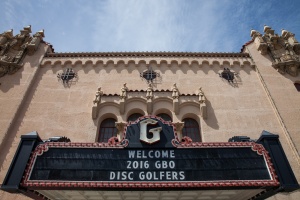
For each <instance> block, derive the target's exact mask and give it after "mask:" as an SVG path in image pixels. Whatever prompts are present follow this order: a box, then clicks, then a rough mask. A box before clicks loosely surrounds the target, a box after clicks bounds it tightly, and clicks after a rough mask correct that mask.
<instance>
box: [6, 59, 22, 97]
mask: <svg viewBox="0 0 300 200" xmlns="http://www.w3.org/2000/svg"><path fill="white" fill-rule="evenodd" d="M23 65H24V64H23ZM23 71H24V66H22V67H21V69H19V70H18V71H17V72H15V73H14V74H6V75H4V76H3V77H1V78H0V90H1V91H2V92H4V93H6V92H8V91H9V90H10V89H11V88H13V87H15V86H16V85H20V84H21V81H20V80H21V79H22V73H23Z"/></svg>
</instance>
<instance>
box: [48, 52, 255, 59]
mask: <svg viewBox="0 0 300 200" xmlns="http://www.w3.org/2000/svg"><path fill="white" fill-rule="evenodd" d="M46 57H48V58H51V57H52V58H53V57H55V58H58V57H242V58H249V57H250V56H249V54H248V53H218V52H216V53H209V52H76V53H75V52H68V53H47V54H46Z"/></svg>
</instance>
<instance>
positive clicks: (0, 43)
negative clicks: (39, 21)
mask: <svg viewBox="0 0 300 200" xmlns="http://www.w3.org/2000/svg"><path fill="white" fill-rule="evenodd" d="M30 33H31V26H26V27H24V29H23V30H21V31H20V34H17V35H16V36H13V30H12V29H11V30H8V31H6V32H4V33H2V34H0V77H2V76H4V75H6V74H13V73H15V72H16V71H18V70H19V69H20V68H21V67H22V63H21V61H22V59H23V58H24V56H25V55H26V53H27V52H28V53H29V55H32V54H33V53H34V51H35V50H36V49H37V47H38V45H39V43H40V41H41V40H42V38H43V37H44V32H43V31H39V32H37V33H36V34H35V35H34V36H33V37H31V36H30Z"/></svg>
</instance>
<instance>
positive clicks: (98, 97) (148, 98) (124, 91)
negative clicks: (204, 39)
mask: <svg viewBox="0 0 300 200" xmlns="http://www.w3.org/2000/svg"><path fill="white" fill-rule="evenodd" d="M131 92H137V93H140V92H143V93H145V96H144V95H142V94H141V96H140V97H134V98H140V99H143V100H144V102H146V107H147V114H148V115H151V114H152V112H153V104H154V103H153V98H154V92H155V93H159V92H169V95H168V96H166V97H167V98H168V99H170V100H171V101H172V102H173V112H174V113H175V114H176V115H178V114H179V112H180V109H181V107H180V105H181V104H182V102H181V101H180V100H179V99H180V97H181V96H195V97H196V96H198V102H197V100H196V98H195V100H194V102H195V103H197V104H199V112H200V116H201V117H202V118H203V119H207V106H206V97H205V95H204V92H203V91H202V88H201V87H200V88H199V90H198V91H197V92H196V94H181V93H180V92H179V90H178V88H177V85H176V83H174V84H173V87H172V88H171V90H153V86H152V84H151V83H149V84H148V87H147V89H146V90H129V89H128V87H127V84H126V83H124V84H123V87H122V88H121V92H120V94H105V93H104V92H103V91H102V90H101V87H99V88H98V90H97V91H96V94H95V99H94V100H93V106H92V119H96V118H97V117H98V112H99V110H100V105H101V101H102V98H105V97H109V96H116V98H117V97H119V103H117V104H118V105H119V111H120V114H124V113H125V105H126V102H127V101H128V100H130V99H131V98H129V99H128V94H130V93H131ZM115 100H116V99H115ZM154 101H155V99H154ZM106 103H107V102H106Z"/></svg>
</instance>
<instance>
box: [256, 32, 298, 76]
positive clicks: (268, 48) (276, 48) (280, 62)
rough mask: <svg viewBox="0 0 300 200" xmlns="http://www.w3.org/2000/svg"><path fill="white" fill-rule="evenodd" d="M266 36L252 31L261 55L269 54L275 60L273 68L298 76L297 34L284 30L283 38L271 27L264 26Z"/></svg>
mask: <svg viewBox="0 0 300 200" xmlns="http://www.w3.org/2000/svg"><path fill="white" fill-rule="evenodd" d="M264 33H265V34H264V35H261V34H260V33H259V32H258V31H255V30H251V37H252V39H253V40H254V42H255V44H256V46H257V50H258V51H260V52H261V54H267V53H269V54H270V55H271V57H272V58H273V62H272V66H273V67H274V68H275V69H277V70H278V71H279V72H280V73H282V74H284V73H288V74H290V75H292V76H297V75H298V72H299V68H300V56H299V55H300V44H299V42H298V41H297V40H296V39H295V34H293V33H291V32H288V31H287V30H284V29H283V30H282V32H281V36H279V35H278V34H275V33H274V30H272V29H271V27H269V26H264Z"/></svg>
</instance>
